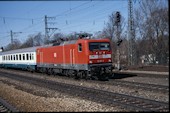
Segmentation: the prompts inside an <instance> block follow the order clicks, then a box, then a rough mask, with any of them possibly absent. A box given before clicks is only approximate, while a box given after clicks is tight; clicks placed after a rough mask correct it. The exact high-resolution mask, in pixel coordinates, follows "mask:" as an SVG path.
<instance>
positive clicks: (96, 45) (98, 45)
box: [89, 42, 110, 51]
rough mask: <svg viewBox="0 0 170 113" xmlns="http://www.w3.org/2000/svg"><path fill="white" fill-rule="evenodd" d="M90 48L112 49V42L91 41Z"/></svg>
mask: <svg viewBox="0 0 170 113" xmlns="http://www.w3.org/2000/svg"><path fill="white" fill-rule="evenodd" d="M89 50H90V51H94V50H110V44H109V43H108V42H90V43H89Z"/></svg>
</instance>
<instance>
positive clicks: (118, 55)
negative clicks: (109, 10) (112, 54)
mask: <svg viewBox="0 0 170 113" xmlns="http://www.w3.org/2000/svg"><path fill="white" fill-rule="evenodd" d="M115 16H116V18H115V25H116V28H117V29H116V31H117V33H116V35H117V68H118V70H120V43H121V42H122V40H121V39H120V31H121V26H120V23H121V15H120V12H118V11H117V12H116V15H115Z"/></svg>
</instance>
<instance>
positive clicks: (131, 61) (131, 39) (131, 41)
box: [128, 0, 137, 66]
mask: <svg viewBox="0 0 170 113" xmlns="http://www.w3.org/2000/svg"><path fill="white" fill-rule="evenodd" d="M135 43H136V42H135V30H134V19H133V4H132V0H128V65H129V66H130V65H136V63H137V62H136V49H135Z"/></svg>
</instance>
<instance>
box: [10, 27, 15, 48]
mask: <svg viewBox="0 0 170 113" xmlns="http://www.w3.org/2000/svg"><path fill="white" fill-rule="evenodd" d="M10 35H11V44H12V45H13V43H14V42H13V41H14V40H13V32H12V30H11V31H10Z"/></svg>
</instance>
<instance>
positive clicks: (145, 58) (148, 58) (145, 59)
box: [140, 54, 159, 65]
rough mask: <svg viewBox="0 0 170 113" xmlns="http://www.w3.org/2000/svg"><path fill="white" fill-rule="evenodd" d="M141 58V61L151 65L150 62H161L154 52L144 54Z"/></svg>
mask: <svg viewBox="0 0 170 113" xmlns="http://www.w3.org/2000/svg"><path fill="white" fill-rule="evenodd" d="M140 59H141V63H142V64H145V65H149V64H158V63H159V62H158V61H156V56H155V55H153V54H149V55H142V56H141V57H140Z"/></svg>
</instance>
